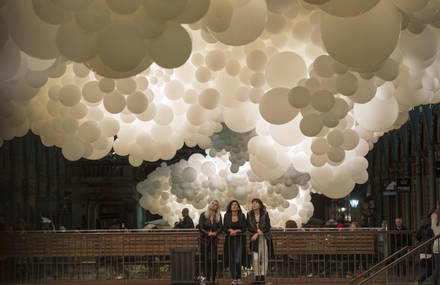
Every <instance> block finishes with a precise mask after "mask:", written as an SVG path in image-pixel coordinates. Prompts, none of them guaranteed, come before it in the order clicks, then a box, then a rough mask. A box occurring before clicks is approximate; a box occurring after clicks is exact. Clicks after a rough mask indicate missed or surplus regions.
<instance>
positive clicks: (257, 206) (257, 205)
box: [252, 201, 260, 210]
mask: <svg viewBox="0 0 440 285" xmlns="http://www.w3.org/2000/svg"><path fill="white" fill-rule="evenodd" d="M259 209H260V203H258V202H257V201H254V202H252V210H259Z"/></svg>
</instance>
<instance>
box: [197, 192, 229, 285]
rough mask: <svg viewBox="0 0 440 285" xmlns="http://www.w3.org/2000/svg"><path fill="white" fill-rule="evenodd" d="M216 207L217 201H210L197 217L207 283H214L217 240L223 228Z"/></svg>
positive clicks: (203, 272)
mask: <svg viewBox="0 0 440 285" xmlns="http://www.w3.org/2000/svg"><path fill="white" fill-rule="evenodd" d="M218 208H219V203H218V201H217V200H213V201H211V203H209V206H208V209H207V210H206V211H205V212H203V213H202V214H201V215H200V218H199V232H200V256H201V261H202V264H201V266H202V274H203V275H204V276H205V277H206V280H207V282H208V283H207V284H215V278H216V275H217V242H218V235H219V234H220V232H221V231H222V229H223V226H222V217H221V215H220V211H219V209H218Z"/></svg>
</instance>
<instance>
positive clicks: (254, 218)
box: [247, 198, 274, 284]
mask: <svg viewBox="0 0 440 285" xmlns="http://www.w3.org/2000/svg"><path fill="white" fill-rule="evenodd" d="M247 224H248V231H249V233H250V235H251V242H250V248H251V251H252V261H253V267H254V275H255V279H256V282H257V283H261V284H264V279H265V275H266V273H267V267H268V264H269V257H273V256H274V249H273V242H272V234H271V232H270V227H271V226H270V219H269V213H268V212H267V210H266V207H265V206H264V204H263V202H262V201H261V200H260V199H257V198H255V199H253V200H252V210H251V211H250V212H248V214H247Z"/></svg>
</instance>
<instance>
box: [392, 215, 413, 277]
mask: <svg viewBox="0 0 440 285" xmlns="http://www.w3.org/2000/svg"><path fill="white" fill-rule="evenodd" d="M390 242H391V246H390V248H391V254H393V253H395V252H397V251H399V250H400V249H402V248H404V247H406V246H410V245H411V233H410V232H409V231H407V229H406V227H405V225H404V224H403V222H402V218H401V217H397V218H396V219H395V220H394V229H393V231H392V232H391V234H390ZM397 274H398V275H399V276H400V275H405V274H406V266H405V264H403V263H400V264H399V265H398V266H397Z"/></svg>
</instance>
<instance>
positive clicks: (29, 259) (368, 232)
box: [0, 228, 412, 284]
mask: <svg viewBox="0 0 440 285" xmlns="http://www.w3.org/2000/svg"><path fill="white" fill-rule="evenodd" d="M390 234H394V233H392V232H389V231H381V230H380V229H377V228H374V229H357V230H354V231H351V230H348V229H344V230H337V229H305V230H301V229H292V230H278V229H273V230H272V236H273V243H274V248H275V257H274V258H273V259H271V260H270V265H269V273H268V275H269V278H276V279H277V283H279V284H282V283H283V282H281V281H280V279H282V280H288V281H286V282H287V283H288V284H293V283H295V281H294V280H299V281H298V282H300V283H308V282H312V281H313V282H320V281H322V282H324V283H329V282H330V281H331V280H333V281H334V280H337V282H346V281H348V280H349V279H350V278H352V277H354V276H355V275H356V274H359V272H362V271H365V270H368V269H369V268H370V267H372V266H374V264H376V263H378V262H380V261H381V260H383V259H384V258H385V257H386V255H387V253H385V252H386V251H389V248H390V247H389V243H390V240H391V239H390ZM407 234H408V235H411V234H412V233H411V232H408V233H407ZM395 240H396V239H395ZM223 242H224V236H223V235H220V236H219V242H218V257H219V258H218V268H219V270H218V274H219V277H220V278H228V276H229V271H228V269H227V267H226V266H225V260H224V256H223ZM247 244H249V237H248V240H247ZM246 247H247V248H248V246H246ZM175 249H193V250H194V254H195V261H194V262H195V268H196V274H199V272H200V270H198V269H200V266H201V261H200V260H201V259H200V256H199V233H198V231H197V230H126V231H122V230H121V231H120V230H116V231H114V230H113V231H65V232H42V231H25V232H3V233H1V234H0V283H2V281H7V283H8V284H9V283H11V284H12V283H14V282H15V283H16V282H19V283H20V282H21V283H32V282H36V281H37V282H40V281H42V280H46V278H48V276H49V278H53V280H66V281H69V280H84V281H85V280H88V281H91V280H117V279H120V278H123V279H130V280H131V279H135V280H137V279H142V280H150V281H152V280H158V279H160V280H169V279H170V268H171V266H172V265H171V259H170V255H171V252H172V250H175ZM249 257H250V252H249V251H248V258H249ZM246 272H247V273H246V274H252V273H251V269H250V268H248V269H246ZM250 276H252V275H250ZM272 280H274V279H272ZM289 282H290V283H289ZM153 283H154V282H153Z"/></svg>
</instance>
